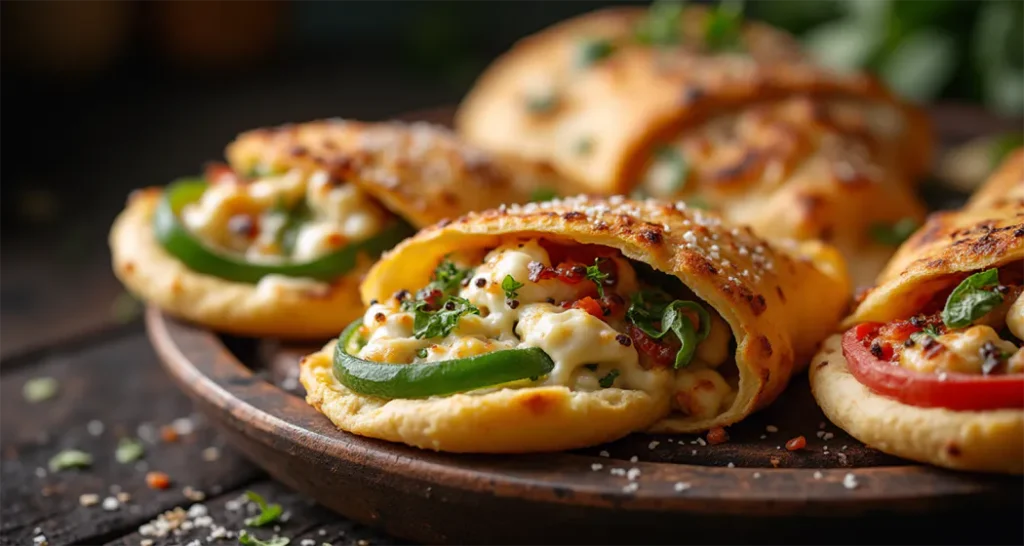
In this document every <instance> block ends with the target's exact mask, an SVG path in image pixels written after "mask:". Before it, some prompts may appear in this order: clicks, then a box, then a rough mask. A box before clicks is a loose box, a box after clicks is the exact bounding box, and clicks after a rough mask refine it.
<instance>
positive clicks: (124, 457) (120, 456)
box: [114, 436, 146, 464]
mask: <svg viewBox="0 0 1024 546" xmlns="http://www.w3.org/2000/svg"><path fill="white" fill-rule="evenodd" d="M145 453H146V449H145V448H144V447H142V442H140V441H138V440H136V439H135V438H129V437H127V436H125V437H124V438H121V440H120V441H119V442H117V450H116V451H114V458H115V459H117V462H119V463H121V464H127V463H131V462H135V461H137V460H139V459H141V458H142V456H143V455H145Z"/></svg>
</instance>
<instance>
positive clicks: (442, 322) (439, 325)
mask: <svg viewBox="0 0 1024 546" xmlns="http://www.w3.org/2000/svg"><path fill="white" fill-rule="evenodd" d="M426 307H427V302H423V301H421V302H417V303H416V304H415V306H414V307H413V313H414V317H413V322H412V333H413V336H415V337H416V339H433V338H439V337H445V336H447V335H448V334H450V333H451V331H452V330H454V329H455V326H457V325H458V324H459V319H461V318H462V317H463V316H464V315H479V314H480V310H479V309H477V308H476V306H474V305H473V304H472V303H469V300H466V299H464V298H460V297H458V296H448V298H447V299H445V301H444V302H443V303H442V304H441V308H440V309H439V310H437V311H427V310H426ZM449 307H450V309H449Z"/></svg>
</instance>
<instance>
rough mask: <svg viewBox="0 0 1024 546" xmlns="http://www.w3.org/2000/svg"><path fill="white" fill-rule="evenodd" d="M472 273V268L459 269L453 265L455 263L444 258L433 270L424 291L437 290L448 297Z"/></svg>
mask: <svg viewBox="0 0 1024 546" xmlns="http://www.w3.org/2000/svg"><path fill="white" fill-rule="evenodd" d="M472 273H473V269H472V268H468V267H467V268H466V269H460V268H459V266H457V265H455V262H453V261H451V260H449V259H447V257H446V258H445V259H444V260H441V263H439V264H437V267H436V268H434V274H433V275H431V277H430V284H428V285H427V288H426V289H425V290H426V291H428V292H429V291H430V290H431V289H437V290H440V291H441V292H442V293H443V294H445V295H450V294H452V293H454V292H457V291H458V290H459V284H461V283H462V280H463V279H465V278H466V277H469V276H470V275H471V274H472Z"/></svg>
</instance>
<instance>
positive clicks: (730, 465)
mask: <svg viewBox="0 0 1024 546" xmlns="http://www.w3.org/2000/svg"><path fill="white" fill-rule="evenodd" d="M725 466H726V468H736V463H729V464H727V465H725Z"/></svg>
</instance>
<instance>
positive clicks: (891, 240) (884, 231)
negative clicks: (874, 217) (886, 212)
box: [868, 218, 920, 246]
mask: <svg viewBox="0 0 1024 546" xmlns="http://www.w3.org/2000/svg"><path fill="white" fill-rule="evenodd" d="M918 227H920V226H919V224H918V223H917V220H914V219H913V218H902V219H900V220H898V221H897V222H895V223H893V224H883V223H876V224H872V225H871V227H870V228H868V233H869V234H870V235H871V238H872V239H874V240H875V241H877V242H879V243H881V244H883V245H890V246H899V245H901V244H903V242H904V241H906V240H907V239H909V238H910V236H911V235H913V234H914V232H915V231H917V228H918Z"/></svg>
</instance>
